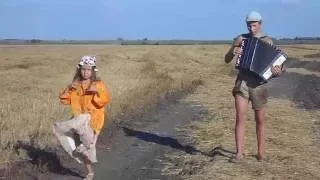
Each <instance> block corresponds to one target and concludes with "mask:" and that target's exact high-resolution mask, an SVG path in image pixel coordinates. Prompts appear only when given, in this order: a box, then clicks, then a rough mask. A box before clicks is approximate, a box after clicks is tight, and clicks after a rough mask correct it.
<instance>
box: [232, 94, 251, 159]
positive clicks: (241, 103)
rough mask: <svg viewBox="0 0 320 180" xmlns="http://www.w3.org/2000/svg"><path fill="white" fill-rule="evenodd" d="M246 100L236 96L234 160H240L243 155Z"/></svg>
mask: <svg viewBox="0 0 320 180" xmlns="http://www.w3.org/2000/svg"><path fill="white" fill-rule="evenodd" d="M248 103H249V101H248V99H246V98H244V97H242V96H239V95H236V96H235V106H236V126H235V139H236V147H237V155H236V159H238V160H241V159H242V158H243V154H244V152H243V151H244V135H245V125H246V120H247V111H248Z"/></svg>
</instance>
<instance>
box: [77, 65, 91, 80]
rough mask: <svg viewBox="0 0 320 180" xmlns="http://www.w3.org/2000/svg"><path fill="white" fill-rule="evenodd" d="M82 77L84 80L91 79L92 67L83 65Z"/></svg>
mask: <svg viewBox="0 0 320 180" xmlns="http://www.w3.org/2000/svg"><path fill="white" fill-rule="evenodd" d="M80 73H81V77H82V79H83V80H88V79H91V77H92V67H90V66H82V67H81V69H80Z"/></svg>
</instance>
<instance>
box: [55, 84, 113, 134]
mask: <svg viewBox="0 0 320 180" xmlns="http://www.w3.org/2000/svg"><path fill="white" fill-rule="evenodd" d="M93 84H95V85H96V88H97V94H88V93H86V89H88V88H89V87H88V86H89V85H83V84H82V85H79V86H78V87H76V88H75V89H69V88H66V89H64V90H63V91H62V92H61V93H60V95H59V99H60V102H61V103H62V104H65V105H71V110H72V115H73V116H77V115H78V114H81V113H90V114H91V122H90V123H91V124H90V125H91V127H92V129H93V130H94V131H95V133H96V134H99V133H100V131H101V129H102V128H103V125H104V116H105V108H104V107H105V106H106V105H107V104H108V103H109V102H110V95H109V92H108V90H107V88H106V86H105V84H104V83H103V82H102V81H97V82H94V83H93Z"/></svg>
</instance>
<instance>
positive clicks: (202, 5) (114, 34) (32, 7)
mask: <svg viewBox="0 0 320 180" xmlns="http://www.w3.org/2000/svg"><path fill="white" fill-rule="evenodd" d="M319 9H320V0H0V22H2V26H1V28H0V39H5V38H21V39H31V38H37V39H47V40H62V39H74V40H89V39H90V40H108V39H117V38H120V37H121V38H123V39H143V38H148V39H157V40H164V39H197V40H212V39H216V40H230V39H232V38H234V37H235V36H237V35H238V34H240V33H245V32H247V29H246V24H245V16H246V15H247V14H248V13H249V12H250V11H258V12H260V14H261V15H262V17H263V30H264V32H265V33H266V34H267V35H269V36H272V37H274V38H286V37H289V38H292V37H296V36H320V23H319V20H320V11H319Z"/></svg>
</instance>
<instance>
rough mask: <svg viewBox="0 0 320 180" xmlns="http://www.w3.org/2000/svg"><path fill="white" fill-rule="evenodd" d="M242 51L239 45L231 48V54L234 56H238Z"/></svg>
mask: <svg viewBox="0 0 320 180" xmlns="http://www.w3.org/2000/svg"><path fill="white" fill-rule="evenodd" d="M241 53H242V51H241V48H240V47H234V49H233V55H235V56H239V55H240V54H241Z"/></svg>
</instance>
